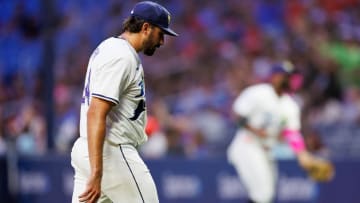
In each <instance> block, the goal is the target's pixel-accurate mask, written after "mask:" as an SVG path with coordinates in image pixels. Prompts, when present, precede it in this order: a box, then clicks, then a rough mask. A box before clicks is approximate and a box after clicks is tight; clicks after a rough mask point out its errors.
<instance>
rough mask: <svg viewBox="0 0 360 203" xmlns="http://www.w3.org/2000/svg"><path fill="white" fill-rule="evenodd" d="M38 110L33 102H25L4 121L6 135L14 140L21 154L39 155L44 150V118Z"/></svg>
mask: <svg viewBox="0 0 360 203" xmlns="http://www.w3.org/2000/svg"><path fill="white" fill-rule="evenodd" d="M39 112H41V111H39V109H38V107H36V106H35V104H34V103H30V104H25V105H23V106H21V109H19V111H18V112H17V114H15V115H13V116H11V117H8V119H7V121H6V123H5V124H6V126H5V132H6V135H7V136H9V137H10V138H11V139H15V140H16V147H17V150H18V152H19V153H21V154H26V155H39V154H43V153H44V152H45V150H46V142H47V140H46V137H45V132H46V127H45V120H44V118H43V117H42V115H41V114H39Z"/></svg>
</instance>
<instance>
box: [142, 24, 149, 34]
mask: <svg viewBox="0 0 360 203" xmlns="http://www.w3.org/2000/svg"><path fill="white" fill-rule="evenodd" d="M151 28H152V25H151V24H150V23H148V22H145V23H144V24H143V25H142V28H141V31H142V32H144V33H145V34H149V33H150V30H151Z"/></svg>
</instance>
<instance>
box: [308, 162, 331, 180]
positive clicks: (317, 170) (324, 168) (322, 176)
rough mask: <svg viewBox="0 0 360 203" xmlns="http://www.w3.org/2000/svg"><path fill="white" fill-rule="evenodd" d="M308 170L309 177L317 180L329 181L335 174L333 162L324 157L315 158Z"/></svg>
mask: <svg viewBox="0 0 360 203" xmlns="http://www.w3.org/2000/svg"><path fill="white" fill-rule="evenodd" d="M307 171H308V175H309V177H310V178H311V179H313V180H314V181H317V182H328V181H330V180H332V178H333V177H334V175H335V170H334V166H333V164H332V163H331V162H330V161H327V160H324V159H315V160H314V161H313V163H312V164H311V166H310V167H309V168H308V169H307Z"/></svg>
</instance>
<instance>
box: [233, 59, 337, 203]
mask: <svg viewBox="0 0 360 203" xmlns="http://www.w3.org/2000/svg"><path fill="white" fill-rule="evenodd" d="M293 71H294V68H293V66H292V64H291V63H289V62H283V63H280V64H276V65H274V66H273V67H272V69H271V76H270V78H269V83H263V84H257V85H253V86H250V87H248V88H246V89H245V90H244V91H243V92H242V93H241V94H240V96H238V98H236V100H235V102H234V105H233V111H234V112H235V114H236V116H237V117H238V121H239V125H240V127H239V129H238V130H237V133H236V136H235V137H234V139H233V141H232V142H231V144H230V146H229V148H228V160H229V162H230V163H231V164H232V165H233V166H234V167H235V169H236V171H237V173H238V174H239V176H240V178H241V180H242V182H243V183H244V185H245V187H246V189H247V191H248V195H249V198H250V199H249V202H256V203H268V202H272V201H273V199H274V196H275V188H276V179H277V168H276V164H275V162H274V158H273V157H272V155H271V150H272V148H273V147H274V146H275V145H276V144H278V143H280V141H281V140H286V141H287V142H288V144H289V145H290V147H291V148H292V149H293V151H294V152H295V154H296V156H297V159H298V161H299V164H300V166H302V167H303V168H304V169H306V170H308V171H310V170H313V169H314V168H319V165H325V166H326V167H327V170H328V171H327V173H328V174H325V175H327V176H326V177H325V179H328V178H330V176H332V174H331V173H332V171H331V166H329V164H327V162H325V161H323V160H320V159H318V158H315V157H314V156H312V155H311V154H309V153H308V152H307V151H306V149H305V145H304V141H303V137H302V135H301V134H300V108H299V106H298V105H297V104H296V102H295V101H294V99H293V98H292V96H291V95H290V94H288V92H289V90H290V86H289V78H290V77H291V73H292V72H293ZM322 178H323V177H322Z"/></svg>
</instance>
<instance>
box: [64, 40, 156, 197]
mask: <svg viewBox="0 0 360 203" xmlns="http://www.w3.org/2000/svg"><path fill="white" fill-rule="evenodd" d="M92 97H98V98H101V99H104V100H108V101H111V102H113V103H114V104H115V105H114V106H113V107H112V109H111V111H110V112H109V114H108V115H107V118H106V135H105V142H104V149H103V177H102V182H101V189H102V196H101V197H100V199H99V202H129V203H130V202H146V203H148V202H149V203H152V202H158V197H157V192H156V187H155V184H154V181H153V179H152V177H151V175H150V172H149V170H148V168H147V167H146V165H145V164H144V162H143V160H142V159H141V158H140V156H139V154H138V152H137V150H136V147H137V146H139V145H141V144H142V143H144V142H145V141H146V140H147V136H146V134H145V131H144V128H145V124H146V111H145V84H144V72H143V67H142V65H141V61H140V58H139V56H138V54H137V53H136V51H135V49H134V48H133V47H132V46H131V45H130V44H129V43H128V42H127V41H126V40H124V39H120V38H114V37H113V38H109V39H107V40H105V41H104V42H102V43H101V44H100V45H99V46H98V47H97V48H96V49H95V51H94V52H93V54H92V56H91V58H90V61H89V65H88V69H87V73H86V82H85V87H84V93H83V99H82V105H81V117H80V138H79V139H78V140H77V141H76V143H75V144H74V147H73V150H72V153H71V159H72V161H71V163H72V166H73V167H74V169H75V184H74V193H73V200H72V202H78V201H79V200H78V196H79V195H80V194H81V193H82V192H83V191H84V190H85V188H86V183H87V180H88V177H89V174H90V163H89V156H88V145H87V116H86V114H87V111H88V108H89V104H90V101H91V99H92ZM110 199H111V201H110Z"/></svg>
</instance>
